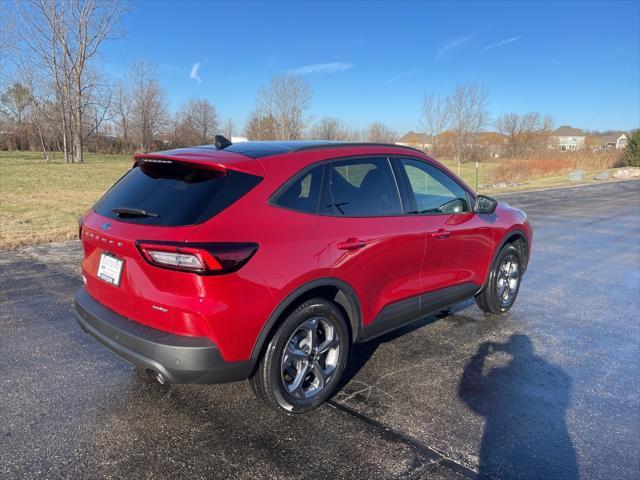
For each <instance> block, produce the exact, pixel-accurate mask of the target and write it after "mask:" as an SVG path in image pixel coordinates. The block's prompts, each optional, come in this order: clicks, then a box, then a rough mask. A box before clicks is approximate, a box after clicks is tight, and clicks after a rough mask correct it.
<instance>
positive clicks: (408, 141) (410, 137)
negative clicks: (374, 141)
mask: <svg viewBox="0 0 640 480" xmlns="http://www.w3.org/2000/svg"><path fill="white" fill-rule="evenodd" d="M396 145H402V146H403V147H413V148H417V149H418V150H431V149H432V148H433V138H432V137H431V135H427V134H426V133H422V132H414V131H413V130H409V131H408V132H407V133H405V134H404V135H403V136H401V137H400V138H399V139H398V141H397V142H396Z"/></svg>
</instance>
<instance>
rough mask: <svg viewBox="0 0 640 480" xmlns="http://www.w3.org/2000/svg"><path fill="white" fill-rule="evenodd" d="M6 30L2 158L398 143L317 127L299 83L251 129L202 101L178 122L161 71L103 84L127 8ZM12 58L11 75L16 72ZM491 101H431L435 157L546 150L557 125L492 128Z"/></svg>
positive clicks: (52, 15)
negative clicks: (224, 141) (239, 145)
mask: <svg viewBox="0 0 640 480" xmlns="http://www.w3.org/2000/svg"><path fill="white" fill-rule="evenodd" d="M7 10H9V11H8V12H7V13H8V14H7V15H6V16H5V18H4V19H3V20H4V22H3V23H2V24H1V28H2V30H3V31H2V32H0V34H1V35H0V39H1V40H2V44H0V48H2V52H0V62H4V64H1V65H0V73H1V72H3V71H8V70H10V71H11V72H12V78H10V79H7V78H0V80H2V83H3V84H4V87H2V88H0V148H1V149H5V150H13V149H16V150H41V151H42V152H43V156H44V158H45V159H49V156H50V153H51V152H61V153H62V155H63V156H64V159H65V161H67V162H82V161H83V154H84V152H85V151H93V152H104V153H131V152H133V151H141V152H146V151H151V150H158V149H165V148H173V147H182V146H189V145H202V144H210V143H213V138H214V135H215V134H219V133H221V134H223V135H225V136H226V137H228V138H231V137H232V136H244V137H247V138H249V139H251V140H281V139H282V140H290V139H302V138H315V139H322V140H345V141H370V142H384V143H392V142H395V141H396V140H397V139H398V133H397V132H396V131H394V130H393V129H391V128H389V127H388V126H386V125H384V124H383V123H380V122H373V123H371V124H370V125H369V126H368V127H367V128H365V129H363V130H360V129H354V128H351V127H350V126H348V125H347V124H346V123H345V122H344V121H343V120H341V119H340V118H333V117H332V118H320V119H315V120H314V119H313V118H312V117H311V115H310V103H311V98H312V90H311V87H310V86H309V84H308V82H307V81H306V80H305V79H304V78H302V77H299V76H291V75H279V76H276V77H274V78H272V79H271V81H270V82H269V83H268V84H267V85H265V86H264V88H262V89H261V90H260V91H259V92H258V94H257V96H256V101H255V108H254V110H253V111H252V112H251V113H250V114H249V115H248V119H247V121H246V123H245V124H244V125H234V124H233V122H232V121H231V120H223V119H222V118H221V116H220V114H219V112H218V111H217V109H216V107H215V105H214V104H213V103H212V102H211V101H210V100H208V99H205V98H192V99H190V100H188V101H187V102H185V103H184V104H183V105H182V106H180V108H179V109H178V110H177V111H176V112H175V113H171V112H169V109H168V106H167V95H166V92H165V90H164V88H163V86H162V83H161V81H160V74H159V71H158V67H157V65H155V64H154V63H152V62H149V61H146V60H144V59H140V60H138V61H137V62H135V63H134V64H132V65H130V66H129V68H128V70H127V71H126V72H125V73H124V74H123V75H122V77H121V78H120V79H117V80H112V79H109V78H108V76H107V75H106V74H105V72H104V70H103V68H102V63H101V57H100V51H101V48H102V45H103V44H104V42H105V41H107V40H109V39H113V38H118V37H120V36H122V32H121V31H120V20H121V18H122V16H123V14H124V12H125V9H124V4H123V3H122V2H121V1H120V0H64V1H63V0H25V1H24V2H15V4H14V5H13V8H12V9H7ZM7 58H8V59H9V62H10V63H11V67H13V68H11V69H8V68H6V66H7V65H6V64H7ZM487 104H488V93H487V91H486V89H484V88H482V87H481V86H479V85H475V84H466V85H460V86H457V87H456V88H455V89H454V90H453V91H452V92H451V93H450V94H448V95H445V96H437V95H434V94H432V95H427V96H425V98H424V101H423V104H422V112H421V117H422V118H421V124H422V127H423V129H424V130H425V131H426V133H427V134H428V137H429V140H428V141H425V143H428V144H429V147H428V148H429V150H430V151H431V152H432V153H433V154H435V155H437V156H445V157H449V158H454V159H456V160H458V161H465V160H473V159H482V158H486V157H491V156H494V155H495V150H496V148H500V149H502V148H504V149H505V150H506V152H501V153H500V154H501V156H504V155H505V154H506V155H508V156H511V157H521V156H525V155H527V153H528V152H531V151H533V150H535V149H539V148H541V147H542V146H546V141H547V137H548V134H549V132H550V130H551V128H552V121H551V119H550V118H548V117H544V116H542V115H540V114H538V113H529V114H524V115H519V114H515V113H511V114H506V115H503V116H501V117H500V118H498V119H497V120H496V121H495V122H494V123H493V126H494V129H495V130H496V132H489V133H488V132H486V129H487V128H488V127H490V126H491V125H492V124H491V123H490V122H489V113H488V111H487Z"/></svg>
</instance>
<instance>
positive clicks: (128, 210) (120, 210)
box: [111, 207, 160, 217]
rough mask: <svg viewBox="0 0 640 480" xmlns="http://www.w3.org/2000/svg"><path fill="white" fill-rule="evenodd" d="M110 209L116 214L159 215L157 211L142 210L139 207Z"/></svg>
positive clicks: (135, 215)
mask: <svg viewBox="0 0 640 480" xmlns="http://www.w3.org/2000/svg"><path fill="white" fill-rule="evenodd" d="M111 211H112V212H113V213H115V214H116V215H118V216H128V217H159V216H160V215H158V214H157V213H153V212H147V211H146V210H142V209H140V208H130V207H116V208H112V209H111Z"/></svg>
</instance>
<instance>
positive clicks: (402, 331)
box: [338, 302, 477, 390]
mask: <svg viewBox="0 0 640 480" xmlns="http://www.w3.org/2000/svg"><path fill="white" fill-rule="evenodd" d="M470 303H472V302H463V303H460V304H458V305H455V306H453V307H451V308H448V309H446V310H442V311H441V312H439V313H436V314H431V315H427V316H425V317H423V318H421V319H420V320H416V321H414V322H411V323H409V324H407V325H405V326H404V327H400V328H398V329H396V330H392V331H391V332H389V333H385V334H384V335H381V336H379V337H377V338H374V339H373V340H369V341H368V342H364V343H355V344H353V345H352V347H351V352H350V353H349V360H348V361H347V366H346V368H345V371H344V373H343V374H342V378H341V380H340V385H339V386H338V390H341V389H342V388H343V387H344V386H345V385H347V384H348V383H349V382H350V381H351V380H352V379H353V378H354V377H355V376H356V375H357V374H358V372H359V371H360V370H361V369H362V368H363V367H364V366H365V365H366V363H367V362H368V361H369V359H370V358H371V357H372V356H373V354H374V353H375V351H376V350H377V349H378V347H379V346H380V345H382V344H383V343H387V342H392V341H394V340H396V339H398V338H400V337H402V336H404V335H407V334H409V333H411V332H413V331H415V330H419V329H421V328H423V327H426V326H427V325H431V324H432V323H435V322H437V321H440V320H446V321H452V322H454V323H455V326H456V327H461V326H463V325H466V324H469V323H476V322H477V320H475V319H473V318H471V317H467V316H464V315H460V314H458V312H460V311H462V310H464V309H465V308H466V307H468V306H469V305H470Z"/></svg>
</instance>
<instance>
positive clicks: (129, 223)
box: [75, 137, 532, 413]
mask: <svg viewBox="0 0 640 480" xmlns="http://www.w3.org/2000/svg"><path fill="white" fill-rule="evenodd" d="M531 235H532V232H531V227H530V225H529V222H528V221H527V218H526V215H525V214H524V213H523V212H522V211H520V210H517V209H515V208H512V207H510V206H508V205H506V204H503V203H497V202H496V201H495V200H493V199H491V198H489V197H485V196H482V195H476V194H475V193H474V192H473V191H472V190H471V189H470V188H469V187H468V186H467V185H465V184H464V183H463V182H462V181H461V180H460V179H458V178H457V177H456V176H455V175H454V174H453V173H451V172H450V171H449V170H447V169H446V168H445V167H444V166H442V165H441V164H439V163H438V162H436V161H435V160H433V159H431V158H429V157H428V156H427V155H425V154H424V153H422V152H420V151H418V150H414V149H411V148H407V147H402V146H397V145H379V144H353V143H349V144H347V143H330V142H248V143H238V144H230V143H229V142H228V141H226V140H225V139H224V138H223V137H222V138H217V141H216V146H205V147H196V148H187V149H178V150H171V151H166V152H160V153H150V154H144V155H137V156H136V157H135V163H134V165H133V167H132V168H131V170H130V171H129V172H128V173H127V174H126V175H124V176H123V177H122V178H121V179H120V180H119V181H118V182H117V183H116V184H115V185H114V186H113V187H112V188H111V189H110V190H109V191H108V192H107V193H106V194H105V195H104V196H103V197H102V198H101V199H100V200H99V201H98V202H97V203H96V204H95V205H94V206H93V208H92V209H91V210H89V211H88V212H87V213H86V214H85V215H84V217H83V218H82V220H81V225H80V237H81V239H82V245H83V248H84V254H85V256H84V261H83V263H82V279H83V282H84V288H82V289H80V290H79V291H78V292H77V294H76V297H75V306H76V311H77V318H78V322H79V323H80V326H81V327H82V328H83V329H84V330H85V331H86V332H88V333H89V334H91V335H92V336H94V337H95V338H96V339H97V340H99V341H100V342H102V343H103V344H104V345H106V346H107V347H108V348H110V349H111V350H113V351H115V352H116V353H118V354H119V355H120V356H122V357H124V358H125V359H126V360H128V361H129V362H131V363H132V364H134V365H135V366H136V367H137V368H138V369H139V370H141V371H144V372H147V373H149V374H151V375H152V376H154V377H155V378H156V379H157V380H158V381H160V382H161V383H219V382H226V381H234V380H240V379H246V378H248V379H249V380H250V383H251V385H252V387H253V389H254V391H255V393H256V394H257V395H258V396H259V397H260V398H262V399H263V400H264V401H265V402H266V403H267V404H268V405H270V406H272V407H275V408H276V409H283V410H285V411H287V412H289V413H301V412H306V411H309V410H311V409H313V408H315V407H317V406H318V405H320V404H321V403H322V402H324V401H325V400H326V399H327V398H329V396H330V395H331V394H332V392H333V391H334V390H335V389H336V386H337V384H338V382H339V381H340V377H341V375H342V373H343V370H344V368H345V364H346V362H347V358H348V355H349V349H350V347H351V345H352V344H353V343H356V342H364V341H367V340H370V339H372V338H374V337H377V336H379V335H382V334H384V333H386V332H389V331H390V330H393V329H395V328H398V327H400V326H402V325H405V324H407V323H409V322H411V321H413V320H416V319H419V318H421V317H424V316H425V315H427V314H429V313H434V312H438V311H440V310H443V309H445V308H447V307H449V306H451V305H453V304H455V303H457V302H460V301H462V300H465V299H469V298H471V297H475V299H476V302H477V304H478V306H479V307H480V308H481V309H482V310H484V311H486V312H490V313H503V312H506V311H507V310H509V308H511V306H512V305H513V303H514V301H515V299H516V296H517V295H518V288H519V285H520V279H521V277H522V274H523V273H524V271H525V270H526V267H527V262H528V259H529V252H530V251H531Z"/></svg>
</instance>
